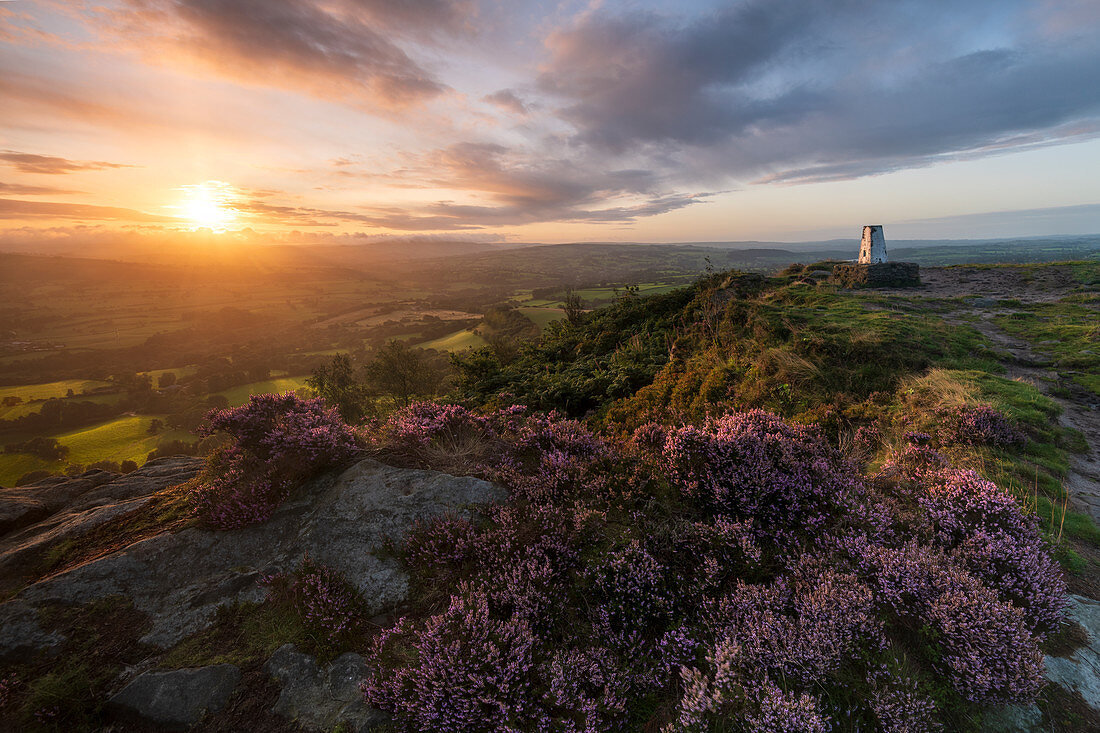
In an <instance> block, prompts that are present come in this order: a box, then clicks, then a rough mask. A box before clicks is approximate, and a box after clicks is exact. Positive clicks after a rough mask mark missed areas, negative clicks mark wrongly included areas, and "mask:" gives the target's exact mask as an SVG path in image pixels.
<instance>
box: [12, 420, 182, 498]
mask: <svg viewBox="0 0 1100 733" xmlns="http://www.w3.org/2000/svg"><path fill="white" fill-rule="evenodd" d="M154 419H160V420H164V415H125V416H123V417H119V418H116V419H114V420H109V421H107V422H104V423H100V424H99V425H93V426H92V427H88V428H80V429H79V430H73V431H70V432H67V433H59V434H56V435H53V436H50V437H55V438H57V440H58V441H59V442H60V443H61V444H62V445H64V446H67V447H68V449H69V454H68V455H67V456H66V457H65V459H64V460H61V461H45V460H43V459H41V458H36V457H34V456H28V455H26V454H22V453H15V454H2V455H0V485H3V486H14V485H15V481H16V480H17V479H18V478H19V477H20V476H22V475H23V474H25V473H28V472H30V471H38V470H46V471H54V472H61V471H64V470H65V466H66V465H68V464H79V465H83V466H86V465H88V464H91V463H95V462H96V461H116V462H118V463H121V462H122V461H127V460H129V461H135V462H136V463H137V464H138V465H139V466H140V465H141V464H143V463H145V458H146V456H147V455H149V452H150V451H151V450H153V449H154V448H156V447H157V445H159V444H160V443H162V442H164V441H168V440H194V439H195V436H193V435H192V434H191V433H188V432H186V431H183V430H162V431H161V432H159V433H157V434H156V435H150V434H149V427H150V425H151V424H152V422H153V420H154Z"/></svg>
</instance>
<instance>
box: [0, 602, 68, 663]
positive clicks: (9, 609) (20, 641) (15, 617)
mask: <svg viewBox="0 0 1100 733" xmlns="http://www.w3.org/2000/svg"><path fill="white" fill-rule="evenodd" d="M63 641H65V639H64V637H62V636H61V635H60V634H57V633H54V632H48V633H47V632H46V631H44V630H43V629H42V627H41V626H39V624H38V612H37V611H35V609H34V608H33V607H32V606H30V605H29V604H27V603H25V602H23V601H18V600H16V601H11V602H10V603H5V604H4V605H2V606H0V664H8V663H11V662H18V661H23V660H25V659H26V658H27V657H28V656H29V655H32V654H34V653H35V652H38V651H45V652H47V653H51V654H56V653H57V649H58V647H60V646H61V643H62V642H63Z"/></svg>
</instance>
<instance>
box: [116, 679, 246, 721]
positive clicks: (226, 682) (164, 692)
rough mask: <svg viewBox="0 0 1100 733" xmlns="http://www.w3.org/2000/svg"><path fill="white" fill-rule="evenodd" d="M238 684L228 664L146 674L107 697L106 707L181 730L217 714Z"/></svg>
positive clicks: (238, 680)
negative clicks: (108, 698)
mask: <svg viewBox="0 0 1100 733" xmlns="http://www.w3.org/2000/svg"><path fill="white" fill-rule="evenodd" d="M240 681H241V670H239V669H238V668H237V667H234V666H233V665H232V664H217V665H213V666H210V667H199V668H197V669H176V670H172V671H169V672H146V673H144V674H141V675H138V676H137V677H135V678H134V679H133V681H131V682H130V684H128V685H126V686H125V687H124V688H122V690H120V691H119V692H118V693H117V694H115V695H114V696H113V697H111V699H110V700H109V701H108V705H110V706H111V707H113V708H116V709H119V710H122V711H125V712H127V713H132V714H134V715H136V716H138V717H140V718H143V719H144V720H148V721H150V722H152V723H157V724H159V725H162V726H165V727H167V728H177V729H181V730H182V729H186V728H187V727H188V726H190V725H194V724H195V723H197V722H199V720H201V719H202V717H203V715H205V714H207V713H216V712H218V711H219V710H221V709H222V708H223V707H224V706H225V703H226V702H228V700H229V696H230V695H232V694H233V690H234V689H236V687H237V684H238V683H239V682H240Z"/></svg>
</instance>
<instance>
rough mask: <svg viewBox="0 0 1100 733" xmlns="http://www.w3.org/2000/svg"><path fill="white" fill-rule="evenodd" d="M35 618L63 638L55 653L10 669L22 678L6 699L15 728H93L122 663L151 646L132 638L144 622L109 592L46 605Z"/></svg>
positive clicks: (99, 722)
mask: <svg viewBox="0 0 1100 733" xmlns="http://www.w3.org/2000/svg"><path fill="white" fill-rule="evenodd" d="M39 623H40V624H41V626H42V628H43V629H44V630H46V631H52V632H56V633H57V634H59V635H60V636H62V637H63V638H64V639H65V641H64V643H63V644H62V645H61V648H60V649H59V650H58V653H57V654H56V655H55V656H47V655H39V656H38V657H36V658H34V659H29V660H27V661H26V662H24V663H23V664H22V665H20V666H19V667H18V668H16V669H15V670H14V672H15V674H16V675H17V676H18V677H19V679H21V680H24V684H23V685H22V686H21V688H20V689H19V690H18V691H17V694H16V698H15V700H14V701H13V703H12V707H14V708H15V713H14V715H15V717H16V718H17V719H18V720H19V722H20V725H21V730H27V731H78V730H99V729H101V728H102V725H103V723H104V722H105V720H104V715H103V704H104V702H105V700H106V693H107V691H108V690H109V688H110V686H111V684H112V683H113V682H114V680H115V679H116V678H117V677H118V675H119V674H120V673H121V672H122V670H123V669H125V668H126V667H128V666H131V665H133V664H136V663H137V662H138V661H140V660H141V659H143V658H145V657H147V656H148V655H149V654H150V652H151V650H150V649H149V648H148V647H145V646H144V645H142V644H140V643H139V642H138V638H139V637H140V636H141V635H142V634H143V633H144V632H145V630H146V629H147V628H148V621H147V619H146V618H145V616H144V614H142V613H140V612H138V611H137V610H135V609H134V607H133V604H132V603H131V601H130V600H129V599H126V598H123V597H121V596H111V597H107V598H103V599H99V600H96V601H94V602H92V603H88V604H84V605H80V606H61V605H55V604H54V605H47V606H45V607H43V608H41V609H39Z"/></svg>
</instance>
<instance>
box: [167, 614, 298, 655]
mask: <svg viewBox="0 0 1100 733" xmlns="http://www.w3.org/2000/svg"><path fill="white" fill-rule="evenodd" d="M284 644H294V645H295V646H297V647H298V648H299V649H302V650H309V648H310V647H311V639H310V636H309V634H308V633H307V632H306V630H305V628H304V627H303V626H302V624H301V623H300V622H299V621H298V619H296V618H295V617H294V616H293V615H292V614H290V613H288V612H286V611H284V610H282V609H278V608H275V607H273V606H271V605H270V604H266V603H265V604H260V603H238V604H233V605H229V606H221V607H219V608H218V610H217V612H216V614H215V616H214V620H213V623H212V624H211V625H210V626H209V627H208V628H206V629H205V630H203V631H200V632H199V633H197V634H194V635H192V636H189V637H187V638H186V639H183V640H182V641H180V642H179V643H178V644H177V645H176V646H174V647H172V648H171V649H169V650H168V651H167V652H165V653H164V654H163V655H162V656H161V657H160V658H159V659H158V660H157V666H159V667H161V668H164V669H182V668H185V667H202V666H206V665H209V664H236V665H238V666H247V665H248V664H254V663H259V662H262V661H263V660H266V659H267V658H268V657H270V656H271V654H272V653H273V652H275V650H276V649H278V648H279V647H281V646H282V645H284Z"/></svg>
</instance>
